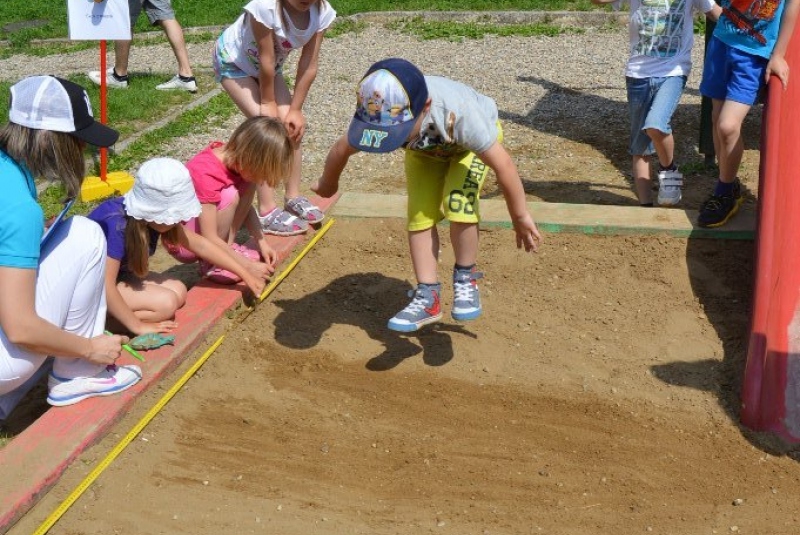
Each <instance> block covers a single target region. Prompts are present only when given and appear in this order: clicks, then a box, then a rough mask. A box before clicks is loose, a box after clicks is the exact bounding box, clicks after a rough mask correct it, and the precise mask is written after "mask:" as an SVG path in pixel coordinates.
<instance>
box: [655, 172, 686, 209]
mask: <svg viewBox="0 0 800 535" xmlns="http://www.w3.org/2000/svg"><path fill="white" fill-rule="evenodd" d="M682 186H683V175H682V174H681V172H680V171H678V170H677V169H675V170H662V171H659V172H658V204H660V205H661V206H675V205H676V204H678V203H680V202H681V197H682V195H681V187H682Z"/></svg>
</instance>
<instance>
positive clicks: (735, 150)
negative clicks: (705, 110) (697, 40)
mask: <svg viewBox="0 0 800 535" xmlns="http://www.w3.org/2000/svg"><path fill="white" fill-rule="evenodd" d="M798 6H800V2H798V1H797V0H766V1H764V2H760V3H759V2H754V1H752V0H722V15H721V16H720V18H719V22H718V23H717V26H716V28H715V29H714V35H713V36H712V38H711V41H709V43H708V48H707V50H706V61H705V67H704V69H703V80H702V82H701V83H700V92H701V93H702V94H703V95H704V96H706V97H709V98H710V99H711V102H712V112H711V119H712V123H713V128H714V130H713V133H714V149H715V151H716V153H717V159H718V162H719V180H718V181H717V184H716V186H715V188H714V192H713V193H712V194H711V196H710V197H709V198H708V199H707V200H706V201H705V202H704V203H703V204H702V205H701V207H700V214H699V216H698V219H697V223H698V225H700V226H701V227H719V226H721V225H724V224H725V223H727V222H728V220H730V218H731V217H733V215H734V214H735V213H736V212H737V211H738V210H739V207H740V206H741V205H742V202H743V200H744V199H743V197H742V189H741V184H740V183H739V179H738V178H737V176H736V175H737V173H738V172H739V164H741V162H742V155H743V153H744V143H743V141H742V136H741V134H742V123H743V122H744V118H745V116H747V113H748V112H749V111H750V108H751V107H752V106H753V104H755V102H756V100H757V99H758V96H759V93H760V92H761V90H762V88H763V87H764V86H765V84H766V82H767V81H768V80H769V77H770V75H772V74H774V75H776V76H777V77H778V78H779V79H780V80H781V82H782V83H783V86H784V88H785V87H786V84H787V83H788V81H789V66H788V65H787V63H786V59H785V58H784V56H785V55H786V50H787V48H788V46H789V40H790V39H791V37H792V33H793V31H794V26H795V22H796V20H797V11H798V9H800V8H799V7H798Z"/></svg>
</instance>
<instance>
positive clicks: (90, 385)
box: [47, 364, 142, 407]
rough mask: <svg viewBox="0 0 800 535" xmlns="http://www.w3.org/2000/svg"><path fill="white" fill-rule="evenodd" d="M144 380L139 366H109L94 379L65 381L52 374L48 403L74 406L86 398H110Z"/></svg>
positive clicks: (56, 405)
mask: <svg viewBox="0 0 800 535" xmlns="http://www.w3.org/2000/svg"><path fill="white" fill-rule="evenodd" d="M141 378H142V370H141V368H139V367H138V366H135V365H133V364H129V365H126V366H108V367H107V368H106V369H105V370H103V371H102V372H100V373H98V374H97V375H95V376H94V377H76V378H75V379H64V378H61V377H58V376H56V375H54V374H53V373H52V372H51V373H50V377H48V379H47V386H48V389H49V390H50V393H49V394H48V395H47V402H48V403H49V404H50V405H53V406H55V407H63V406H64V405H72V404H74V403H77V402H79V401H82V400H84V399H86V398H91V397H95V396H110V395H111V394H116V393H117V392H122V391H123V390H127V389H128V388H130V387H132V386H133V385H135V384H136V383H138V382H139V380H140V379H141Z"/></svg>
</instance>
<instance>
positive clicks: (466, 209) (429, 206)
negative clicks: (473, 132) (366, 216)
mask: <svg viewBox="0 0 800 535" xmlns="http://www.w3.org/2000/svg"><path fill="white" fill-rule="evenodd" d="M497 129H498V135H497V140H498V142H502V140H503V130H502V128H501V127H500V123H499V122H498V124H497ZM405 170H406V188H407V192H408V230H410V231H417V230H426V229H429V228H431V227H433V226H434V225H436V224H437V223H439V222H440V221H441V220H442V219H447V220H448V221H451V222H453V223H478V222H480V220H481V218H480V193H481V188H483V181H484V180H485V179H486V175H487V173H488V172H489V166H488V165H486V164H485V163H483V161H481V159H480V158H479V157H478V155H477V154H475V153H474V152H472V151H464V152H460V153H458V154H456V155H454V156H452V157H450V158H446V159H442V158H436V157H433V156H428V155H426V154H425V153H424V152H419V151H413V150H406V157H405Z"/></svg>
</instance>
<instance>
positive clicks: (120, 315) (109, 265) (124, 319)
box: [105, 256, 178, 334]
mask: <svg viewBox="0 0 800 535" xmlns="http://www.w3.org/2000/svg"><path fill="white" fill-rule="evenodd" d="M119 267H120V262H119V260H117V259H116V258H111V257H110V256H109V257H106V278H105V286H106V301H107V302H108V313H109V314H111V316H113V317H114V318H115V319H116V320H117V321H118V322H120V323H121V324H122V325H123V326H124V327H125V328H126V329H128V330H129V331H130V332H132V333H134V334H144V333H167V332H170V331H172V330H174V329H176V328H177V327H178V324H177V323H175V322H174V321H170V320H166V321H159V322H158V323H148V322H145V321H142V320H141V319H139V318H138V317H137V316H136V314H135V313H134V311H133V309H131V307H130V306H129V305H128V303H127V302H126V301H125V298H124V297H122V294H121V293H119V289H118V288H117V276H118V275H119Z"/></svg>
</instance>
